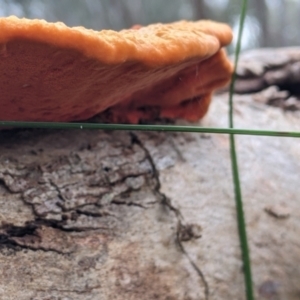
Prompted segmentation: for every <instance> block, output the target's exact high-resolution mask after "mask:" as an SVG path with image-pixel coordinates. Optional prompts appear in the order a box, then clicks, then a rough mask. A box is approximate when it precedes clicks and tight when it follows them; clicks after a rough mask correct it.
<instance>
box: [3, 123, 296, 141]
mask: <svg viewBox="0 0 300 300" xmlns="http://www.w3.org/2000/svg"><path fill="white" fill-rule="evenodd" d="M0 127H3V128H5V127H7V128H37V129H94V130H97V129H98V130H129V131H135V130H137V131H166V132H168V131H170V132H196V133H213V134H214V133H219V134H238V135H258V136H273V137H275V136H280V137H291V138H300V132H299V131H272V130H254V129H237V128H214V127H199V126H186V125H184V126H179V125H132V124H98V123H60V122H17V121H0Z"/></svg>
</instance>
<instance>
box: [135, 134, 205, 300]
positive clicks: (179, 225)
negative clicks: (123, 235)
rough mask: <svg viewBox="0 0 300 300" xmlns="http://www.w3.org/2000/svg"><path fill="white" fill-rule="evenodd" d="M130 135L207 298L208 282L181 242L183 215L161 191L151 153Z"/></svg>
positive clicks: (177, 240)
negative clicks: (147, 165)
mask: <svg viewBox="0 0 300 300" xmlns="http://www.w3.org/2000/svg"><path fill="white" fill-rule="evenodd" d="M130 135H131V140H132V143H133V144H136V145H138V146H139V147H140V148H141V149H142V150H143V151H144V152H145V155H146V158H147V159H148V161H149V163H150V165H151V168H152V172H153V177H154V179H155V186H154V191H155V194H156V196H157V197H158V199H160V202H161V204H162V205H163V206H165V207H167V208H168V209H169V210H171V211H172V212H173V213H174V214H175V216H176V219H177V231H176V243H177V245H178V246H179V249H180V251H181V252H182V253H183V254H184V255H185V256H186V258H187V259H188V261H189V262H190V264H191V266H192V267H193V269H194V270H195V271H196V273H197V275H198V276H199V278H200V280H201V281H202V283H203V286H204V295H205V300H209V285H208V282H207V280H206V278H205V276H204V274H203V272H202V271H201V269H200V268H199V267H198V266H197V264H196V263H195V262H194V261H193V259H192V258H191V257H190V255H189V254H188V252H187V251H186V249H185V247H184V245H183V243H182V238H181V236H182V231H183V229H184V228H185V227H186V226H185V225H184V220H183V216H182V214H181V212H180V210H179V209H178V208H176V207H175V206H173V204H172V202H171V199H170V198H168V197H167V196H166V195H165V194H164V193H162V192H161V183H160V177H159V170H158V169H157V167H156V165H155V162H154V160H153V158H152V156H151V153H150V152H149V150H148V149H147V147H146V146H145V145H144V144H143V143H142V141H141V140H140V139H139V137H138V136H137V135H136V134H135V133H133V132H130Z"/></svg>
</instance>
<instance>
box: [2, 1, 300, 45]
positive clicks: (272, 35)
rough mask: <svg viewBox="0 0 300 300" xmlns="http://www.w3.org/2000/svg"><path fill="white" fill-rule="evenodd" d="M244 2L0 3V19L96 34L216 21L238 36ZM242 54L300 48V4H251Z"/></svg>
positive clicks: (294, 2)
mask: <svg viewBox="0 0 300 300" xmlns="http://www.w3.org/2000/svg"><path fill="white" fill-rule="evenodd" d="M241 3H242V1H241V0H60V1H49V0H47V1H46V0H0V16H9V15H16V16H18V17H27V18H42V19H46V20H47V21H62V22H64V23H66V24H67V25H69V26H78V25H81V26H85V27H87V28H92V29H96V30H100V29H115V30H119V29H122V28H128V27H131V26H132V25H133V24H142V25H147V24H149V23H155V22H172V21H176V20H180V19H187V20H198V19H203V18H204V19H213V20H217V21H222V22H226V23H228V24H230V25H231V26H232V27H233V29H234V31H235V32H237V29H238V22H239V16H240V15H239V14H240V9H241ZM245 25H246V26H245V29H244V36H243V41H242V46H243V49H251V48H257V47H283V46H294V45H300V0H250V1H249V7H248V16H247V19H246V24H245Z"/></svg>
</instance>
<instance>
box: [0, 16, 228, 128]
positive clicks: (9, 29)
mask: <svg viewBox="0 0 300 300" xmlns="http://www.w3.org/2000/svg"><path fill="white" fill-rule="evenodd" d="M231 39H232V32H231V29H230V28H229V27H228V26H227V25H225V24H221V23H216V22H212V21H197V22H188V21H179V22H175V23H171V24H153V25H149V26H146V27H142V26H135V27H134V28H132V29H126V30H121V31H120V32H116V31H112V30H102V31H94V30H89V29H85V28H83V27H72V28H70V27H67V26H66V25H64V24H63V23H60V22H59V23H48V22H46V21H44V20H28V19H19V18H16V17H8V18H0V90H1V95H0V104H1V107H2V109H1V110H0V120H14V121H77V120H85V119H88V118H91V117H93V116H94V115H96V114H98V113H101V112H104V111H105V112H106V113H107V112H109V116H110V120H111V121H113V122H132V123H136V122H138V121H139V120H140V119H151V118H154V117H169V118H176V117H180V118H185V119H188V120H192V121H195V120H197V119H199V118H201V117H202V116H203V115H204V114H205V112H206V110H207V108H208V105H209V102H210V98H211V93H212V91H213V90H214V89H216V88H218V87H221V86H223V85H224V84H226V83H227V82H228V81H229V79H230V76H231V73H232V65H231V63H230V62H229V60H228V59H227V56H226V54H225V52H224V50H223V49H222V47H223V46H226V45H227V44H228V43H230V41H231Z"/></svg>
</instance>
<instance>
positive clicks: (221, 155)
mask: <svg viewBox="0 0 300 300" xmlns="http://www.w3.org/2000/svg"><path fill="white" fill-rule="evenodd" d="M227 99H228V94H226V93H224V94H221V95H216V96H215V97H214V101H213V103H212V106H211V109H210V111H209V113H208V115H207V116H206V117H205V119H204V120H203V121H202V123H201V125H203V126H214V127H227V123H228V121H227V113H228V106H227ZM234 100H235V112H234V113H235V123H236V124H235V125H236V127H238V128H255V129H270V130H298V131H299V130H300V122H299V117H300V112H299V111H293V112H284V111H283V110H281V109H279V108H277V107H271V106H267V105H265V103H261V102H258V101H255V100H253V95H235V97H234ZM178 123H180V122H178ZM181 123H182V122H181ZM0 141H1V147H0V203H1V209H0V221H1V227H0V266H1V272H0V298H1V299H8V300H9V299H18V300H19V299H20V300H23V299H24V300H27V299H32V300H41V299H44V300H45V299H47V300H48V299H51V300H52V299H53V300H54V299H68V300H71V299H72V300H77V299H78V300H81V299H82V300H92V299H95V300H96V299H97V300H99V299H100V300H101V299H105V300H106V299H120V300H121V299H122V300H123V299H132V300H135V299H137V300H140V299H168V300H172V299H174V300H175V299H176V300H196V299H197V300H198V299H222V300H226V299H244V282H243V269H242V261H241V252H240V245H239V238H238V233H237V224H236V209H235V202H234V195H233V185H232V178H231V165H230V155H229V141H228V137H227V136H226V135H220V134H195V133H155V132H147V133H146V132H116V131H115V132H112V131H100V130H99V131H98V130H94V131H89V130H81V131H79V130H37V129H35V130H28V129H27V130H25V129H24V130H20V129H18V130H17V129H13V130H7V131H1V132H0ZM237 148H238V159H239V166H240V175H241V183H242V190H243V200H244V206H245V207H244V209H245V214H246V222H247V230H248V238H249V244H250V250H251V260H252V268H253V279H254V287H255V294H256V299H291V300H293V299H295V300H296V299H299V296H300V289H299V278H300V268H299V265H300V242H299V235H300V201H299V200H300V199H299V197H300V196H299V194H300V187H299V174H300V147H299V141H298V140H297V139H292V138H285V137H258V136H238V137H237Z"/></svg>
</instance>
